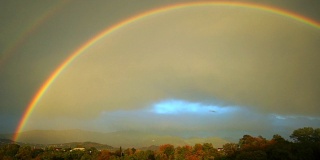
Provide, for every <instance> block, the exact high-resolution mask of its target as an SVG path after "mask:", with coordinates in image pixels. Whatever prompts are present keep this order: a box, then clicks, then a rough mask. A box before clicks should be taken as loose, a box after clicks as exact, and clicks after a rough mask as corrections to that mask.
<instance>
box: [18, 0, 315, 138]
mask: <svg viewBox="0 0 320 160" xmlns="http://www.w3.org/2000/svg"><path fill="white" fill-rule="evenodd" d="M200 6H234V7H241V8H247V9H255V10H260V11H264V12H270V13H273V14H277V15H281V16H284V17H287V18H290V19H294V20H296V21H299V22H301V23H304V24H306V25H309V26H312V27H315V28H317V29H320V23H318V22H316V21H314V20H312V19H309V18H306V17H303V16H301V15H298V14H296V13H294V12H290V11H286V10H283V9H280V8H276V7H271V6H263V5H258V4H253V3H242V2H191V3H182V4H174V5H170V6H165V7H162V8H157V9H153V10H150V11H147V12H143V13H141V14H138V15H136V16H133V17H131V18H128V19H126V20H124V21H121V22H119V23H117V24H115V25H113V26H110V27H108V28H106V29H105V30H103V31H102V32H101V33H99V34H97V35H96V36H94V37H93V38H91V39H90V40H88V41H87V42H85V43H84V44H83V45H81V46H80V47H79V48H78V49H77V50H75V51H74V52H73V53H72V54H71V55H70V56H69V57H68V58H67V59H66V60H64V62H63V63H62V64H61V65H60V66H59V67H58V68H57V69H55V71H54V72H53V73H52V74H51V75H50V76H49V78H48V79H47V80H46V81H45V82H44V83H43V84H42V86H41V87H40V89H39V90H38V91H37V93H36V94H35V96H34V97H33V98H32V100H31V102H30V103H29V104H28V106H27V109H26V110H25V112H24V114H23V116H22V118H21V120H20V121H19V124H18V126H17V128H16V132H15V135H14V137H13V139H14V140H15V141H18V140H19V133H20V132H21V131H22V130H23V127H24V125H25V124H26V122H27V121H28V118H29V116H30V115H31V113H32V111H33V110H34V109H35V106H36V105H37V103H38V102H39V100H40V99H41V97H42V96H43V95H44V93H45V92H46V90H47V89H48V88H49V87H50V85H51V84H52V83H53V82H54V81H55V79H56V78H57V77H58V76H59V74H60V73H61V72H62V71H63V70H64V69H65V68H66V67H67V66H68V65H69V64H70V63H71V62H72V61H73V60H74V59H75V58H77V57H78V56H79V55H80V54H82V53H83V52H84V51H85V50H86V49H88V48H89V47H91V46H92V45H93V44H95V43H96V42H97V41H99V40H100V39H102V38H103V37H105V36H107V35H108V34H110V33H112V32H113V31H116V30H118V29H120V28H122V27H124V26H126V25H128V24H130V23H132V22H134V21H138V20H141V19H143V18H146V17H148V16H151V15H155V14H158V13H162V12H166V11H170V10H176V9H183V8H188V7H200Z"/></svg>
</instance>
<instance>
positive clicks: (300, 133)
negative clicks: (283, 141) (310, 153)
mask: <svg viewBox="0 0 320 160" xmlns="http://www.w3.org/2000/svg"><path fill="white" fill-rule="evenodd" d="M290 138H291V139H293V140H294V141H295V142H303V143H306V142H307V143H309V142H320V141H319V139H320V128H317V129H313V128H312V127H304V128H299V129H296V130H294V131H293V133H292V134H291V135H290Z"/></svg>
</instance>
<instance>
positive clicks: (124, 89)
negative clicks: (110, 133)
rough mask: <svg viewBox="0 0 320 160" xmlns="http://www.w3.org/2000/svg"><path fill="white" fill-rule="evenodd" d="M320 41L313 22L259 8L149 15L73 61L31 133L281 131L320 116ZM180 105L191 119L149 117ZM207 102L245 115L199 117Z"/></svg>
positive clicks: (37, 115)
mask: <svg viewBox="0 0 320 160" xmlns="http://www.w3.org/2000/svg"><path fill="white" fill-rule="evenodd" d="M319 35H320V31H319V30H318V29H316V28H313V27H311V26H308V25H306V24H302V23H300V22H297V21H295V20H292V19H289V18H287V17H284V16H280V15H275V14H272V13H266V12H263V11H258V10H253V9H244V8H230V7H221V6H220V7H193V8H186V9H181V10H173V11H169V12H165V13H161V14H157V15H153V16H149V17H146V18H144V19H141V20H139V21H136V22H134V23H132V24H130V25H127V26H124V27H123V28H121V29H119V30H117V31H115V32H113V33H111V34H110V35H108V36H106V37H105V38H103V39H102V40H100V41H99V42H97V43H96V44H95V45H94V46H92V47H91V48H90V49H88V50H86V51H85V52H84V53H83V54H82V55H81V56H80V57H78V58H77V59H76V60H75V61H74V62H73V63H72V64H70V66H69V67H68V68H67V69H65V70H64V72H63V73H62V74H61V75H60V76H59V77H58V79H57V80H56V81H55V82H54V84H53V85H52V86H51V87H50V88H49V90H48V91H47V92H46V94H45V95H44V97H43V98H42V99H41V101H40V102H39V105H37V106H36V109H35V110H34V112H33V114H32V115H31V117H30V122H29V125H28V124H27V126H26V128H28V127H29V128H31V126H37V125H36V124H35V123H36V121H37V120H38V119H46V118H48V119H50V120H52V119H55V120H56V121H57V122H59V123H60V121H61V119H65V120H67V119H68V120H70V121H77V120H79V121H83V120H88V121H87V122H85V123H88V124H86V125H87V126H89V125H90V124H89V122H92V124H94V123H93V121H97V122H96V123H98V124H103V123H105V125H106V126H108V127H109V128H114V129H117V127H116V126H120V128H122V129H123V128H126V127H125V126H123V125H127V127H128V128H130V127H132V128H135V127H138V128H139V127H141V126H143V125H145V126H147V127H152V124H153V123H156V122H157V123H156V124H157V125H158V126H157V128H161V126H163V127H164V128H166V129H165V130H166V131H169V129H172V130H175V131H177V130H180V131H183V130H184V129H187V130H190V128H189V129H188V127H189V126H188V125H183V124H184V123H189V124H191V125H192V126H195V127H194V128H192V129H193V130H195V131H197V130H206V129H207V130H208V131H210V132H213V131H217V130H222V129H225V130H226V131H231V130H243V131H244V132H245V131H247V130H255V129H256V130H259V129H261V126H263V127H264V128H269V127H270V128H272V127H273V126H274V124H273V123H276V124H277V125H278V124H280V123H281V122H282V120H283V121H285V119H281V117H282V118H283V117H286V116H294V117H296V116H301V117H304V119H307V118H306V117H308V116H309V117H319V114H320V109H319V107H318V106H319V105H318V100H317V99H318V97H319V96H320V88H319V85H318V82H319V81H320V76H319V72H318V69H319V68H320V66H319V64H320V63H318V62H319V60H320V57H319V56H320V55H319V54H318V53H319V50H320V48H319V44H318V42H319V41H320V36H319ZM172 99H175V100H181V101H185V102H190V103H188V104H183V106H184V107H185V108H183V107H181V106H180V108H179V111H183V110H184V111H186V112H185V113H184V114H176V115H175V116H172V115H167V114H162V115H161V114H156V113H147V112H146V110H149V109H150V108H152V106H153V105H154V104H155V103H158V102H163V101H168V100H172ZM200 104H201V105H203V106H207V109H208V110H211V109H214V107H211V108H210V106H218V107H219V108H220V109H221V110H223V109H224V108H227V107H230V106H236V107H238V108H241V109H239V110H237V111H238V112H230V113H225V114H224V115H223V116H218V117H219V118H212V117H211V115H210V116H209V114H208V115H207V114H206V115H205V116H203V117H201V116H196V117H197V118H195V119H193V114H192V113H191V111H192V110H194V109H197V108H198V109H199V105H200ZM166 105H169V106H170V104H166ZM171 105H172V106H174V105H176V104H171ZM208 106H209V107H208ZM204 108H205V107H204ZM215 109H217V108H215ZM159 112H161V111H159ZM167 112H170V107H169V108H168V111H167ZM128 113H131V114H132V115H131V114H130V115H129V114H128ZM251 113H252V114H251ZM253 113H254V114H253ZM194 114H195V113H194ZM214 114H215V113H214ZM106 115H108V116H107V117H105V116H106ZM195 115H198V114H195ZM131 116H134V117H138V120H135V118H132V117H131ZM277 116H278V117H277ZM97 117H100V119H99V118H97ZM103 117H105V118H103ZM118 117H122V118H121V121H117V119H118ZM150 118H153V120H152V119H151V120H150ZM97 119H99V120H97ZM286 119H290V118H286ZM149 120H150V121H149ZM219 120H220V121H219ZM255 120H257V121H255ZM44 121H45V120H44ZM218 121H219V123H217V122H218ZM221 121H222V122H223V124H222V123H220V122H221ZM307 121H313V120H310V119H309V120H307ZM316 121H319V120H318V119H316ZM130 122H132V123H130ZM288 123H289V122H287V121H286V122H285V123H284V124H288ZM118 124H119V125H118ZM159 126H160V127H159ZM89 128H90V127H89ZM177 128H178V129H177ZM118 129H119V128H118ZM177 132H178V131H177ZM259 133H260V131H259ZM221 134H222V133H221Z"/></svg>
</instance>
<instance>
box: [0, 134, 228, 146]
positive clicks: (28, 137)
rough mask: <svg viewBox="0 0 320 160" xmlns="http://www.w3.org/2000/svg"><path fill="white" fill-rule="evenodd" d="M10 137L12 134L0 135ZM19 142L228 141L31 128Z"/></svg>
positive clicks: (137, 143) (156, 143)
mask: <svg viewBox="0 0 320 160" xmlns="http://www.w3.org/2000/svg"><path fill="white" fill-rule="evenodd" d="M0 137H2V138H11V137H12V135H9V134H6V135H0ZM19 141H20V142H23V143H33V144H63V143H70V142H96V143H100V144H107V145H110V146H112V147H115V148H117V147H119V146H122V147H124V148H129V147H135V148H141V147H148V146H159V145H161V144H166V143H169V144H173V145H175V146H183V145H194V144H195V143H200V144H202V143H212V144H213V146H214V147H221V146H222V145H223V144H225V143H228V142H229V141H227V140H225V139H222V138H218V137H207V138H199V137H195V138H181V137H177V136H163V135H156V134H151V133H144V132H139V131H118V132H110V133H101V132H92V131H84V130H32V131H25V132H21V133H20V138H19Z"/></svg>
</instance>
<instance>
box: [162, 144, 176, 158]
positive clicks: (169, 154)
mask: <svg viewBox="0 0 320 160" xmlns="http://www.w3.org/2000/svg"><path fill="white" fill-rule="evenodd" d="M159 151H160V154H164V155H165V157H166V159H173V155H174V146H173V145H172V144H164V145H161V146H160V147H159Z"/></svg>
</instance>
